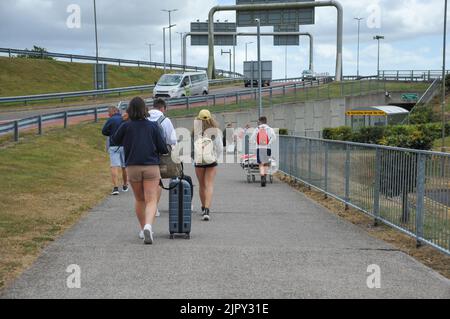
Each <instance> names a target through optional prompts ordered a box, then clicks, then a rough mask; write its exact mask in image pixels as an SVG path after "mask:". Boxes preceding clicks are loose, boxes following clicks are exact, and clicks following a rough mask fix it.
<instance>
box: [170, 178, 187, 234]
mask: <svg viewBox="0 0 450 319" xmlns="http://www.w3.org/2000/svg"><path fill="white" fill-rule="evenodd" d="M169 188H170V194H169V232H170V239H174V238H175V235H176V234H184V235H185V238H186V239H190V238H191V224H192V189H191V185H190V184H189V182H188V181H186V180H184V179H179V178H175V179H172V180H171V181H170V187H169Z"/></svg>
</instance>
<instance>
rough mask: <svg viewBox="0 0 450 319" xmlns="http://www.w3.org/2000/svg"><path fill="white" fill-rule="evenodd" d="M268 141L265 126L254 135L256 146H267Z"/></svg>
mask: <svg viewBox="0 0 450 319" xmlns="http://www.w3.org/2000/svg"><path fill="white" fill-rule="evenodd" d="M269 142H270V139H269V134H268V133H267V130H266V129H265V128H263V127H262V128H260V129H259V130H258V135H257V137H256V143H257V144H258V146H268V145H269Z"/></svg>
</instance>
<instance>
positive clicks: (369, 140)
mask: <svg viewBox="0 0 450 319" xmlns="http://www.w3.org/2000/svg"><path fill="white" fill-rule="evenodd" d="M385 131H386V128H385V127H384V126H381V127H380V126H375V127H363V128H361V129H360V130H359V131H357V132H354V133H353V136H352V141H353V142H357V143H365V144H379V143H380V142H381V141H382V140H383V138H384V136H385Z"/></svg>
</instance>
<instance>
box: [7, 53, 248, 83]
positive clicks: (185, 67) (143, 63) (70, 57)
mask: <svg viewBox="0 0 450 319" xmlns="http://www.w3.org/2000/svg"><path fill="white" fill-rule="evenodd" d="M0 53H5V54H8V56H9V57H12V56H13V55H25V56H35V57H39V58H59V59H67V60H70V62H73V61H75V60H79V61H91V62H97V57H95V56H90V55H77V54H67V53H55V52H36V51H29V50H19V49H10V48H0ZM98 62H103V63H117V64H118V65H119V66H120V65H123V64H128V65H137V66H139V67H140V66H150V67H154V68H164V67H166V68H169V69H178V70H192V71H207V70H208V68H205V67H198V66H192V65H181V64H169V63H161V62H150V61H139V60H128V59H117V58H106V57H99V58H98ZM216 73H217V74H218V75H222V76H224V75H228V76H230V77H233V76H238V77H242V74H239V73H233V72H230V71H226V70H220V69H219V70H216Z"/></svg>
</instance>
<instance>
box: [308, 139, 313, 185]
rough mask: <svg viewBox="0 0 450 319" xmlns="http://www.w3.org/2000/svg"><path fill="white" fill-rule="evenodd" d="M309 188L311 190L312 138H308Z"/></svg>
mask: <svg viewBox="0 0 450 319" xmlns="http://www.w3.org/2000/svg"><path fill="white" fill-rule="evenodd" d="M308 183H309V185H308V189H309V190H311V185H312V140H310V139H308Z"/></svg>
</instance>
